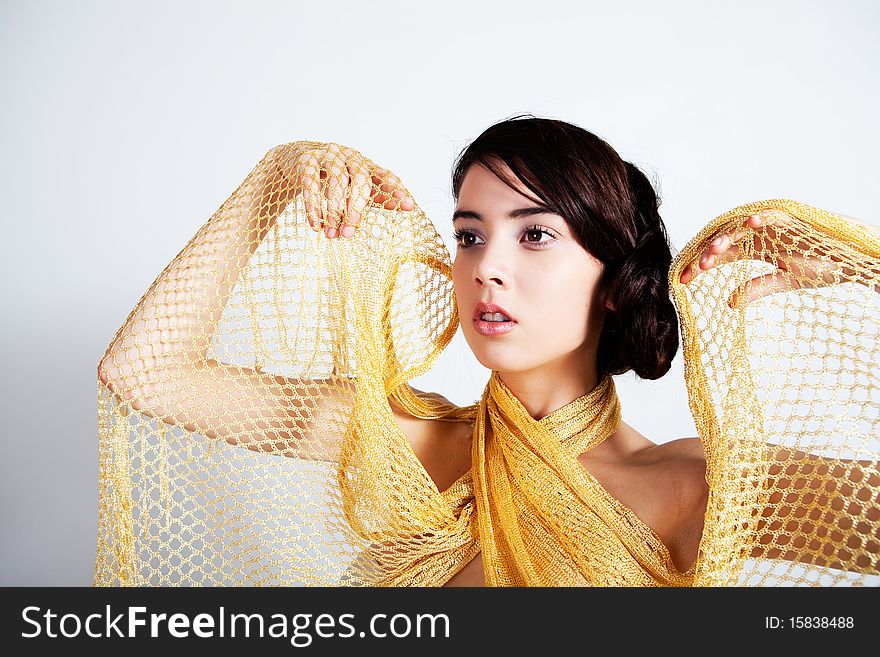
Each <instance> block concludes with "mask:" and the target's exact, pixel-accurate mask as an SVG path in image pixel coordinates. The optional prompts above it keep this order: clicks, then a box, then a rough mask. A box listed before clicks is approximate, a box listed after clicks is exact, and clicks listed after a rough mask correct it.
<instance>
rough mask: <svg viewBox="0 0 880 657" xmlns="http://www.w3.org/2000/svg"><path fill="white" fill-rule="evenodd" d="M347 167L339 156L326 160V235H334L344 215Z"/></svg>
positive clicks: (347, 180)
mask: <svg viewBox="0 0 880 657" xmlns="http://www.w3.org/2000/svg"><path fill="white" fill-rule="evenodd" d="M349 182H350V180H349V177H348V169H347V167H346V166H345V160H344V159H342V158H341V157H338V156H336V157H333V159H331V160H330V161H329V162H327V191H326V197H327V214H328V217H327V220H326V221H325V223H326V224H327V225H328V226H329V227H330V228H331V230H330V231H325V232H327V237H336V235H337V230H338V229H339V227H340V224H341V223H342V219H343V216H344V215H345V210H346V205H347V197H348V194H349V189H348V187H349Z"/></svg>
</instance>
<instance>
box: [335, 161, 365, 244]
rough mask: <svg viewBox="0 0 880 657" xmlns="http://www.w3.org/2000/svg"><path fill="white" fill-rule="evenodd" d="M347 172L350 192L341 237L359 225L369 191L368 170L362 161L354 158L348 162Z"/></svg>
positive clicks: (349, 235)
mask: <svg viewBox="0 0 880 657" xmlns="http://www.w3.org/2000/svg"><path fill="white" fill-rule="evenodd" d="M348 174H349V177H350V178H351V194H349V198H348V206H347V215H346V220H345V225H344V226H343V227H342V236H343V237H351V236H352V235H354V231H355V229H356V228H357V227H358V226H360V223H361V215H362V214H363V211H364V209H365V208H366V207H367V202H368V201H369V199H370V191H371V185H370V171H369V168H368V167H367V166H366V164H365V163H364V162H360V161H357V160H356V161H355V162H353V163H350V164H349V167H348Z"/></svg>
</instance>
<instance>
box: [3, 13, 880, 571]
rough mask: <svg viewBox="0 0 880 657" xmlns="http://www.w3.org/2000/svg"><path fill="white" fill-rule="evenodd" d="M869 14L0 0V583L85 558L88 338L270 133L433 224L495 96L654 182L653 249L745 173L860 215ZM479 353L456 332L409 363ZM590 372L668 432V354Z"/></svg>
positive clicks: (673, 390) (870, 53)
mask: <svg viewBox="0 0 880 657" xmlns="http://www.w3.org/2000/svg"><path fill="white" fill-rule="evenodd" d="M878 29H880V4H878V3H876V2H872V1H867V0H866V1H864V2H855V1H848V2H840V1H838V2H833V3H832V2H830V1H828V2H817V1H813V2H794V1H792V2H767V1H766V0H764V1H760V2H759V1H747V2H740V3H737V4H736V5H735V6H734V5H731V4H730V3H726V2H725V3H721V2H718V3H707V2H665V3H655V2H649V1H644V2H635V1H632V2H617V3H608V2H583V3H571V2H565V1H555V0H546V1H544V2H541V3H533V2H517V1H510V0H508V1H506V2H500V1H499V2H474V1H473V0H470V1H467V2H460V1H453V2H444V3H442V4H441V3H434V4H431V5H427V4H424V3H407V2H399V1H387V2H384V3H382V4H381V5H377V4H375V3H361V2H355V1H350V2H335V3H331V4H324V3H309V4H306V3H296V2H266V1H263V2H252V1H251V2H162V1H159V2H152V3H149V4H144V3H135V2H82V1H80V2H62V1H56V2H46V1H36V2H35V1H33V0H28V1H15V2H9V1H4V2H2V4H0V30H2V33H0V53H2V57H0V67H2V68H0V85H2V90H3V103H2V104H0V113H2V121H0V131H2V144H3V147H2V149H0V163H2V168H3V172H2V176H0V185H2V199H3V203H2V222H3V233H2V235H3V237H2V240H0V244H2V250H3V251H2V252H3V266H4V275H3V276H2V277H0V281H2V282H0V284H2V286H3V290H2V298H3V321H2V322H0V330H2V332H3V334H2V342H0V344H2V349H3V354H2V357H3V360H2V362H3V379H2V381H3V391H2V396H0V399H2V402H0V403H2V424H0V426H2V431H3V443H4V446H5V450H4V458H3V459H2V477H0V486H2V495H0V509H2V511H0V512H2V532H0V536H2V538H0V584H2V585H88V584H90V583H91V578H92V569H93V565H94V552H95V540H96V535H97V501H98V447H97V445H98V443H97V418H96V404H97V398H96V396H97V392H96V386H97V384H96V371H95V370H96V366H97V363H98V360H99V358H100V356H101V354H102V353H103V350H104V349H105V347H106V346H107V344H108V343H109V341H110V339H111V338H112V337H113V334H114V333H115V331H116V329H117V328H118V327H119V326H120V325H121V323H122V322H123V321H124V320H125V318H126V316H127V315H128V313H129V311H130V310H131V309H132V308H133V306H134V304H135V303H136V302H137V300H138V299H139V298H140V296H141V295H142V294H143V292H144V291H145V290H146V289H147V287H148V286H149V285H150V283H151V282H152V281H153V280H154V279H155V277H156V276H157V275H158V274H159V273H160V271H161V270H162V269H163V268H164V267H165V265H167V264H168V262H170V261H171V259H172V258H173V257H174V256H175V255H176V254H177V253H178V252H179V251H180V249H181V248H182V247H183V246H184V244H185V243H186V242H187V241H188V240H189V239H190V238H191V237H192V236H193V234H194V233H195V232H196V231H197V230H198V228H199V227H200V226H202V224H204V223H205V221H207V219H208V217H210V215H211V214H212V213H213V212H214V211H215V210H216V209H217V207H218V206H219V205H220V204H221V203H222V202H223V201H224V200H225V199H226V198H227V196H228V195H229V194H230V193H231V192H232V191H233V189H234V188H235V187H236V186H237V185H238V183H239V182H241V180H242V179H243V178H244V176H245V175H246V174H247V173H248V172H249V171H250V169H251V168H252V167H253V165H254V164H255V163H256V162H257V161H258V160H259V159H260V158H261V157H262V155H263V154H264V153H265V151H266V150H268V149H269V148H271V147H272V146H275V145H277V144H280V143H283V142H287V141H294V140H299V139H311V140H326V141H336V142H340V143H344V144H348V145H351V146H353V147H355V148H357V149H359V150H361V151H363V152H364V153H365V154H366V155H367V156H369V157H370V158H372V159H373V160H375V161H376V162H378V163H379V164H381V165H383V166H386V167H388V168H390V169H391V170H392V171H394V172H396V173H398V174H399V175H400V176H401V177H402V178H403V179H404V182H405V183H406V185H407V186H408V187H409V189H410V190H411V191H412V192H413V193H414V195H415V197H416V200H417V202H418V203H419V204H420V205H421V206H422V207H423V208H424V210H425V211H426V212H427V214H428V215H429V216H430V217H431V218H432V220H433V221H434V223H435V224H436V225H437V228H438V231H439V232H440V234H441V235H442V236H443V238H444V239H445V240H446V243H447V246H449V247H450V249H451V250H452V246H453V241H452V235H451V233H452V229H451V224H450V216H451V212H452V209H453V199H452V195H451V192H450V182H449V178H450V171H451V165H452V161H453V158H454V156H455V155H456V154H457V153H458V151H459V150H460V149H461V148H462V147H463V146H465V145H466V144H467V142H468V141H469V140H470V139H472V138H474V137H475V136H476V135H477V134H479V132H480V131H481V130H482V129H484V128H485V127H487V126H488V125H489V124H491V123H493V122H495V121H497V120H500V119H503V118H505V117H507V116H510V115H513V114H515V113H520V112H532V113H535V114H537V115H540V116H547V117H551V118H560V119H564V120H568V121H571V122H574V123H577V124H579V125H581V126H583V127H585V128H587V129H589V130H592V131H593V132H596V133H597V134H598V135H599V136H601V137H603V138H605V139H606V140H608V141H609V142H610V143H611V144H612V145H613V146H614V147H615V148H616V149H617V150H618V151H619V152H620V153H621V154H622V155H623V156H624V157H625V158H627V159H629V160H631V161H633V162H635V163H636V164H637V165H639V166H641V167H642V168H643V169H644V170H645V171H646V172H647V173H648V175H649V177H652V178H653V179H655V180H657V181H658V184H659V191H660V194H661V197H662V199H663V205H662V208H661V210H662V214H663V217H664V219H665V221H666V225H667V228H668V230H669V235H670V239H671V241H672V242H673V246H674V247H675V248H676V249H680V248H681V247H683V246H684V244H685V243H686V242H687V240H688V239H690V237H692V236H693V235H694V234H695V233H696V232H697V230H698V229H699V228H701V227H702V226H703V225H704V224H705V223H706V222H707V221H709V220H710V219H712V218H713V217H715V216H717V215H718V214H720V213H721V212H723V211H725V210H727V209H729V208H732V207H734V206H736V205H739V204H741V203H745V202H748V201H753V200H759V199H767V198H793V199H797V200H800V201H803V202H806V203H809V204H812V205H816V206H818V207H822V208H825V209H828V210H832V211H836V212H840V213H843V214H846V215H850V216H853V217H857V218H860V219H862V220H864V221H867V222H870V223H874V224H877V223H880V196H878V195H877V192H876V162H877V159H876V154H877V153H878V151H880V133H878V130H877V126H876V114H877V107H878V100H880V93H878V86H880V85H878V76H877V71H878V70H880V41H878V40H877V38H876V34H877V32H878ZM487 377H488V371H487V370H485V368H483V367H482V366H481V365H480V364H479V363H478V362H477V361H476V359H475V358H474V356H473V354H472V353H471V352H470V350H469V348H468V347H467V344H466V343H465V342H464V340H463V338H462V337H461V334H460V332H459V334H458V335H457V336H456V338H455V340H454V341H453V343H452V344H451V345H450V347H449V348H448V349H447V350H446V351H445V352H444V354H443V355H442V357H441V359H440V361H439V362H438V364H437V366H436V367H435V368H434V370H432V371H431V372H430V373H429V374H427V375H425V376H423V377H420V378H419V379H416V380H414V381H413V385H415V386H416V387H417V388H419V389H422V390H433V391H437V392H440V393H441V394H444V395H446V396H447V397H448V398H449V399H450V400H452V401H453V402H455V403H458V404H466V403H471V402H473V401H475V400H476V399H477V398H478V397H479V395H480V393H481V392H482V390H483V387H484V385H485V383H486V380H487ZM616 383H617V385H618V390H619V394H620V397H621V401H622V405H623V415H624V419H625V420H626V421H627V422H629V423H630V424H632V425H633V426H634V427H635V428H636V429H638V430H639V431H640V432H642V433H643V434H645V435H647V436H648V437H649V438H651V439H653V440H655V441H656V442H665V441H668V440H671V439H674V438H679V437H683V436H692V435H696V434H695V429H694V426H693V421H692V419H691V416H690V412H689V410H688V405H687V398H686V393H685V387H684V383H683V378H682V362H681V357H680V355H679V357H678V358H677V359H676V360H675V362H674V364H673V368H672V370H671V371H670V372H669V374H668V375H667V376H665V377H664V378H663V379H661V380H659V381H640V380H638V379H636V378H635V377H634V376H633V375H631V374H630V375H623V376H619V377H617V378H616Z"/></svg>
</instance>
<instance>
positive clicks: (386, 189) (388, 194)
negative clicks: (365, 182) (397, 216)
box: [371, 168, 415, 211]
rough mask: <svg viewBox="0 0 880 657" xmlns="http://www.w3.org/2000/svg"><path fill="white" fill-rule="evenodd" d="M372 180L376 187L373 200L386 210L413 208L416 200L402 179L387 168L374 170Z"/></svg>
mask: <svg viewBox="0 0 880 657" xmlns="http://www.w3.org/2000/svg"><path fill="white" fill-rule="evenodd" d="M372 182H373V185H374V187H375V189H376V191H375V192H374V193H373V196H372V199H371V200H372V202H373V203H374V204H375V205H378V206H379V207H382V208H385V209H386V210H407V211H408V210H413V209H414V208H415V202H414V201H413V199H412V197H411V196H410V195H409V193H408V192H407V191H406V188H405V187H404V186H403V183H402V182H401V181H400V179H399V178H398V177H397V176H395V175H394V174H393V173H391V172H390V171H388V170H387V169H381V168H380V169H376V170H374V171H373V175H372Z"/></svg>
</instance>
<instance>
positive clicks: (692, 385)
mask: <svg viewBox="0 0 880 657" xmlns="http://www.w3.org/2000/svg"><path fill="white" fill-rule="evenodd" d="M403 195H408V193H407V192H406V190H405V188H404V187H403V185H402V184H401V182H400V180H399V179H398V178H396V177H395V176H394V175H393V174H391V173H390V172H388V171H386V170H384V169H381V168H380V167H377V166H376V165H375V164H373V163H372V162H370V161H369V160H367V159H366V158H365V157H363V155H361V154H360V153H358V152H357V151H355V150H353V149H349V148H346V147H343V146H339V145H337V144H326V143H319V142H294V143H291V144H285V145H283V146H279V147H277V148H275V149H272V150H271V151H269V153H267V154H266V156H265V157H264V158H263V159H262V160H261V161H260V163H259V164H258V165H257V166H256V167H255V168H254V170H253V171H252V172H251V173H250V174H249V175H248V176H247V178H246V179H245V180H244V182H243V183H242V184H241V185H240V186H239V187H238V188H237V189H236V190H235V191H234V192H233V194H232V195H231V196H230V197H229V199H227V200H226V202H224V203H223V205H222V206H221V207H220V208H219V209H218V210H217V212H216V213H215V214H214V215H213V216H212V217H211V218H210V219H209V220H208V222H207V223H206V224H205V225H204V226H203V227H202V228H201V229H200V230H199V231H198V232H197V233H196V235H195V236H194V237H193V238H192V239H191V240H190V241H189V242H188V243H187V245H186V246H185V247H184V248H183V250H182V251H181V252H180V253H179V254H178V255H177V256H176V257H175V258H174V260H173V261H172V262H171V263H170V264H169V265H168V266H167V267H166V268H165V269H164V270H163V271H162V273H161V274H160V275H159V276H158V277H157V279H156V280H155V281H154V282H153V284H152V285H151V286H150V288H149V289H148V290H147V292H146V293H145V294H144V295H143V297H142V298H141V299H140V300H139V302H138V303H137V305H136V306H135V308H134V309H133V310H132V312H131V313H130V314H129V316H128V318H127V319H126V321H125V322H124V324H123V325H122V326H121V327H120V329H119V330H118V331H117V333H116V335H115V336H114V338H113V340H112V341H111V343H110V345H109V347H108V348H107V351H106V353H105V354H104V357H103V358H102V360H101V363H100V365H99V371H98V374H99V381H98V422H99V438H100V443H99V444H100V481H99V484H100V491H99V527H98V547H97V555H96V563H95V576H94V582H95V584H96V585H169V584H170V585H309V586H311V585H337V584H342V585H350V586H363V585H410V586H412V585H441V584H444V583H445V582H447V581H448V580H449V579H450V578H451V577H452V576H453V575H454V574H455V573H457V572H458V571H459V570H461V568H462V567H464V566H465V565H466V564H467V563H468V562H470V561H471V559H473V558H474V556H475V555H476V554H477V553H481V554H482V559H483V567H484V574H485V578H486V583H487V584H489V585H530V586H548V585H572V584H574V585H638V586H649V585H690V584H694V585H728V584H738V583H745V584H764V585H767V584H770V585H774V584H792V583H793V584H804V583H807V584H823V585H824V584H837V583H847V584H860V583H876V573H877V571H878V540H880V539H878V532H880V511H878V509H880V504H878V488H880V480H878V476H877V459H878V456H877V455H878V453H880V449H878V439H877V423H878V421H880V420H878V399H877V389H876V383H877V378H876V375H875V373H874V369H873V364H874V363H875V362H877V360H878V359H877V350H878V346H877V345H878V340H877V335H876V333H877V327H878V325H880V322H878V321H877V320H878V297H877V294H876V293H877V291H878V290H880V287H878V280H880V264H878V254H880V240H878V238H877V236H875V235H872V234H871V233H870V232H869V231H867V230H865V229H864V228H862V227H860V226H858V225H856V224H854V223H852V222H848V221H846V220H845V219H843V218H840V217H837V216H835V215H831V214H829V213H826V212H823V211H820V210H816V209H814V208H810V207H808V206H804V205H802V204H797V203H793V202H787V201H767V202H763V203H757V204H751V205H748V206H742V207H740V208H736V209H735V210H733V211H731V212H729V213H726V214H725V215H723V216H721V217H719V218H718V219H716V220H714V221H713V222H712V223H710V224H709V225H708V226H707V227H706V228H705V229H704V230H703V231H701V232H700V233H699V234H698V235H697V236H696V237H695V238H694V240H692V241H691V243H690V244H688V246H687V247H686V248H685V249H684V250H683V251H682V252H681V253H680V254H679V256H678V257H677V258H676V261H675V262H674V263H673V266H672V268H671V271H670V283H671V287H672V291H673V295H674V300H675V302H676V305H677V307H678V309H679V311H680V316H681V327H682V336H683V345H684V356H685V375H686V382H687V386H688V394H689V401H690V404H691V410H692V412H693V414H694V418H695V421H696V425H697V428H698V431H699V433H700V438H701V440H702V442H703V446H704V448H705V451H706V454H707V481H708V483H709V487H710V499H709V506H708V509H707V512H706V523H705V530H704V535H703V540H702V543H701V546H700V555H699V558H698V560H697V563H696V564H695V565H694V567H693V568H691V569H690V570H689V571H688V572H687V573H680V572H678V571H677V570H676V568H675V566H674V565H673V564H672V561H671V559H670V557H669V552H668V550H667V549H666V547H665V546H664V545H663V543H662V542H661V540H660V539H659V538H658V537H657V535H656V534H654V532H653V531H652V530H651V529H650V528H649V527H647V526H646V525H645V524H644V523H642V522H641V521H640V520H639V518H638V517H637V516H636V515H635V514H634V513H633V512H632V511H631V510H629V509H627V508H626V507H625V506H624V505H622V504H621V503H620V502H618V501H617V500H615V499H614V498H613V497H612V496H611V495H609V494H608V493H607V492H606V491H605V490H604V489H603V488H602V487H601V486H600V485H599V484H598V482H597V481H596V480H595V479H594V478H593V477H592V476H591V475H590V474H589V472H588V471H587V470H586V469H584V468H583V467H582V466H581V465H580V464H579V462H578V461H577V459H576V457H577V455H578V454H581V453H583V452H585V451H587V450H589V449H591V448H593V447H595V446H596V445H597V444H599V443H600V442H601V441H602V440H604V439H605V438H606V437H607V436H609V435H610V434H611V433H613V432H614V431H615V430H616V429H617V427H618V425H619V423H620V405H619V400H618V398H617V394H616V390H615V388H614V382H613V379H612V378H611V377H605V378H603V380H602V381H601V382H600V384H599V386H597V388H596V389H594V390H593V391H590V392H589V393H587V394H586V395H584V396H583V397H581V398H579V399H577V400H574V401H573V402H571V403H569V404H567V405H566V406H564V407H563V408H561V409H557V410H556V411H554V412H553V413H551V414H550V415H548V416H547V417H545V418H543V419H541V420H534V419H533V418H531V417H530V416H529V414H528V412H527V411H526V410H525V408H524V407H523V406H522V404H520V403H519V401H518V400H517V399H516V398H515V397H514V396H513V395H512V394H511V393H510V391H509V390H508V389H507V388H506V386H504V384H503V382H502V381H501V380H500V378H499V377H498V375H497V373H495V372H493V373H492V375H491V376H490V379H489V381H488V383H487V386H486V389H485V391H484V393H483V395H482V397H481V399H480V400H479V402H478V403H475V404H473V405H471V406H467V407H464V408H459V407H457V406H455V405H453V404H450V403H449V402H448V401H446V400H445V399H444V398H442V397H440V396H439V395H436V394H430V393H423V392H420V391H417V390H415V389H414V388H412V387H411V386H410V385H409V384H408V381H410V380H412V379H413V378H414V377H417V376H420V375H422V374H424V373H425V372H427V371H428V370H430V368H431V367H432V366H433V365H434V363H435V362H436V359H437V357H438V356H439V354H440V352H441V351H442V350H443V349H444V348H445V347H446V346H447V345H448V344H449V342H450V341H451V339H452V336H453V335H454V333H455V331H456V329H457V327H458V315H457V311H456V306H455V298H454V295H453V288H452V280H451V263H450V257H449V254H448V252H447V250H446V248H445V246H444V244H443V242H442V240H441V238H440V237H439V235H438V234H437V232H436V230H435V228H434V226H433V224H432V223H431V222H430V220H429V219H428V218H427V217H426V216H425V215H424V213H423V212H422V211H421V210H420V209H419V208H418V206H414V207H413V208H412V209H405V208H404V206H403V204H402V203H401V201H400V198H401V196H403ZM340 210H344V212H343V213H342V216H344V217H345V218H348V220H350V221H351V220H353V222H354V223H357V224H358V230H357V232H356V233H355V235H354V236H353V237H352V238H351V239H340V238H336V239H328V238H326V237H324V236H323V235H322V234H320V233H318V232H316V231H314V230H313V229H312V227H310V225H309V222H308V220H307V217H308V216H309V214H310V212H316V211H320V212H321V213H322V214H323V217H324V220H325V222H326V223H329V224H331V225H333V224H335V222H336V221H338V220H339V218H340V212H339V211H340ZM760 210H773V211H776V212H777V213H785V214H778V216H779V217H780V218H781V219H784V222H783V223H780V224H773V223H770V222H768V224H766V225H765V227H764V228H762V229H758V230H754V231H749V238H748V239H746V240H743V241H742V242H741V243H740V246H739V251H740V258H739V259H736V260H733V259H732V260H731V262H726V263H724V264H721V265H720V266H718V267H716V268H715V269H713V270H710V271H708V272H706V273H704V274H701V275H700V276H698V277H697V278H696V280H694V281H693V282H691V283H689V284H688V285H682V284H680V283H679V282H678V277H679V275H680V273H681V271H682V270H683V268H684V267H685V266H687V264H688V262H690V261H692V260H693V259H694V258H696V257H697V256H698V255H699V252H700V250H701V249H702V248H704V245H705V243H706V241H707V240H708V238H709V237H711V236H713V235H715V234H716V233H717V232H719V231H720V230H727V229H729V228H731V227H733V226H735V225H740V224H741V223H742V222H743V220H744V219H745V217H747V216H748V214H750V213H752V212H757V211H760ZM358 214H359V215H360V216H359V218H356V215H358ZM792 235H796V239H792ZM792 249H794V251H796V252H799V253H802V254H807V255H809V256H810V258H812V260H809V262H811V263H816V262H819V261H821V263H824V264H825V265H827V267H826V270H825V271H820V272H818V273H817V271H816V270H815V269H810V270H809V271H807V270H803V271H802V270H799V269H797V268H796V267H795V268H794V269H792V270H791V271H790V272H789V277H790V278H791V280H794V281H798V280H801V281H802V282H803V285H802V286H801V287H802V289H796V290H790V291H784V292H778V293H775V294H771V295H768V296H765V297H763V298H761V299H759V300H756V301H751V302H748V303H744V304H741V305H740V306H738V307H737V308H730V307H729V306H727V304H726V300H727V298H728V296H729V295H730V293H731V292H733V291H734V289H736V288H737V286H740V285H742V284H743V283H744V282H745V281H746V280H747V279H748V278H751V277H753V276H755V275H757V274H756V272H757V273H762V272H763V271H764V270H766V269H768V268H772V265H771V264H770V263H774V262H779V261H781V260H784V261H785V262H792V261H794V260H796V259H793V258H792V257H791V252H792ZM783 252H784V253H783ZM783 256H785V257H783ZM774 258H775V260H774ZM762 268H763V269H762ZM817 278H820V279H821V280H822V286H821V287H816V286H815V285H813V284H814V283H815V281H816V280H817ZM808 282H809V283H810V285H812V287H811V286H810V285H808V284H807V283H808ZM395 413H398V414H400V413H406V414H409V415H411V416H414V417H417V418H423V419H433V420H437V421H439V422H444V423H449V425H450V427H452V423H467V424H469V425H471V426H472V427H473V433H472V439H471V446H470V448H471V457H472V467H471V470H470V471H468V472H466V473H465V474H464V475H463V476H461V477H460V478H459V479H458V480H457V481H455V482H454V483H453V484H452V485H451V486H449V487H448V488H446V489H445V490H443V491H440V490H439V489H438V487H437V485H436V484H435V483H434V481H433V480H432V478H431V477H430V476H429V475H428V473H427V471H426V470H425V468H424V467H423V466H422V464H421V462H420V461H419V459H418V457H417V456H416V453H415V451H414V450H413V448H412V447H411V446H410V443H409V442H408V440H407V437H405V436H404V434H403V433H402V431H401V428H400V425H399V424H398V420H397V419H396V417H395Z"/></svg>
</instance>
